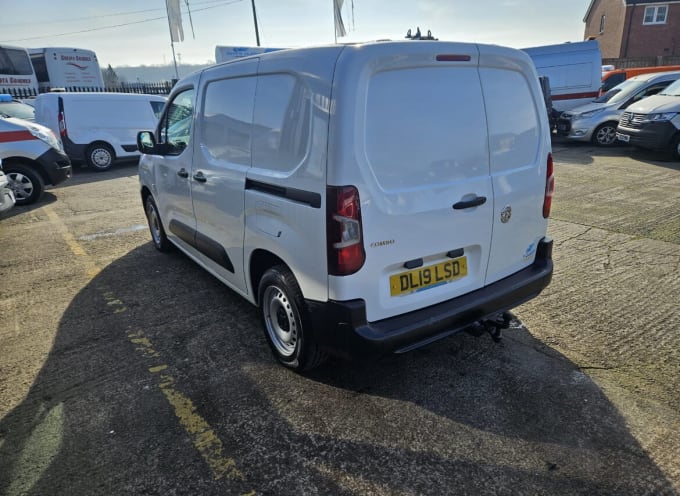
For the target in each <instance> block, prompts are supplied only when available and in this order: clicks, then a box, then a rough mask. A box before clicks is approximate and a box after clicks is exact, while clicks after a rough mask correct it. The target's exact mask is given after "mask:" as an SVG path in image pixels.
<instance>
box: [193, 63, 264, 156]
mask: <svg viewBox="0 0 680 496" xmlns="http://www.w3.org/2000/svg"><path fill="white" fill-rule="evenodd" d="M256 84H257V80H256V78H255V77H254V76H253V77H241V78H233V79H223V80H220V81H214V82H211V83H209V84H208V85H207V86H206V90H205V100H204V103H203V112H202V115H203V120H202V122H201V129H202V135H201V146H202V148H203V150H204V151H206V152H207V153H208V154H209V155H210V156H211V157H212V158H214V159H217V160H226V161H228V162H231V163H236V164H241V165H247V166H250V144H251V143H250V142H251V139H252V120H253V100H254V98H255V85H256Z"/></svg>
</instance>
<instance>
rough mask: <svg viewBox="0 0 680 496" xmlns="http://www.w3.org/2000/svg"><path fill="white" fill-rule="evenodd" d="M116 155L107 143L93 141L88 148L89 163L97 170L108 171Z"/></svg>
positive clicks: (86, 157) (87, 158)
mask: <svg viewBox="0 0 680 496" xmlns="http://www.w3.org/2000/svg"><path fill="white" fill-rule="evenodd" d="M115 158H116V155H115V154H114V152H113V148H111V147H110V146H109V145H107V144H106V143H93V144H91V145H90V146H89V147H88V149H87V155H86V156H85V160H86V161H87V165H88V166H89V167H91V168H92V169H94V170H96V171H100V172H102V171H106V170H109V169H110V168H111V167H112V166H113V161H114V160H115Z"/></svg>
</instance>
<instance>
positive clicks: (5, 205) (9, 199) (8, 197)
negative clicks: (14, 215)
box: [0, 159, 15, 214]
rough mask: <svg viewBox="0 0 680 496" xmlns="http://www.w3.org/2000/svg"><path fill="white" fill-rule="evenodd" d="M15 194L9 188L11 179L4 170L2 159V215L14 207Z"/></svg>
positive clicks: (0, 202)
mask: <svg viewBox="0 0 680 496" xmlns="http://www.w3.org/2000/svg"><path fill="white" fill-rule="evenodd" d="M14 203H15V199H14V192H13V191H12V188H11V187H10V186H9V179H7V176H5V173H4V172H3V170H2V159H0V214H2V213H4V212H7V211H8V210H9V209H10V208H12V207H13V206H14Z"/></svg>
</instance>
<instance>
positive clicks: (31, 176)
mask: <svg viewBox="0 0 680 496" xmlns="http://www.w3.org/2000/svg"><path fill="white" fill-rule="evenodd" d="M3 169H4V171H5V175H6V176H7V178H8V179H9V186H10V188H12V191H13V192H14V197H15V199H16V203H17V205H29V204H31V203H35V202H37V201H38V200H40V198H41V197H42V195H43V193H44V192H45V183H44V181H43V179H42V177H41V176H40V174H39V173H38V172H37V171H35V170H34V169H33V168H32V167H29V166H27V165H23V164H15V163H7V164H5V165H4V166H3Z"/></svg>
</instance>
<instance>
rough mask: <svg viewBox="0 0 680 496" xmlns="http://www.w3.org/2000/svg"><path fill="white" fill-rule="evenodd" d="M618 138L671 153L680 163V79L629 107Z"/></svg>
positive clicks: (624, 114)
mask: <svg viewBox="0 0 680 496" xmlns="http://www.w3.org/2000/svg"><path fill="white" fill-rule="evenodd" d="M616 137H617V138H618V139H619V140H620V141H622V142H624V143H628V144H630V145H634V146H639V147H640V148H647V149H650V150H657V151H668V152H670V153H671V154H672V156H673V158H674V159H675V160H680V80H679V81H676V82H675V83H673V84H671V85H670V86H668V87H667V88H666V89H664V90H663V91H662V92H661V93H659V94H657V95H654V96H650V97H649V98H645V99H643V100H640V101H639V102H637V103H635V104H634V105H631V106H630V107H628V109H627V110H626V111H625V112H624V113H623V115H622V116H621V119H620V120H619V125H618V127H617V128H616Z"/></svg>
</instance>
